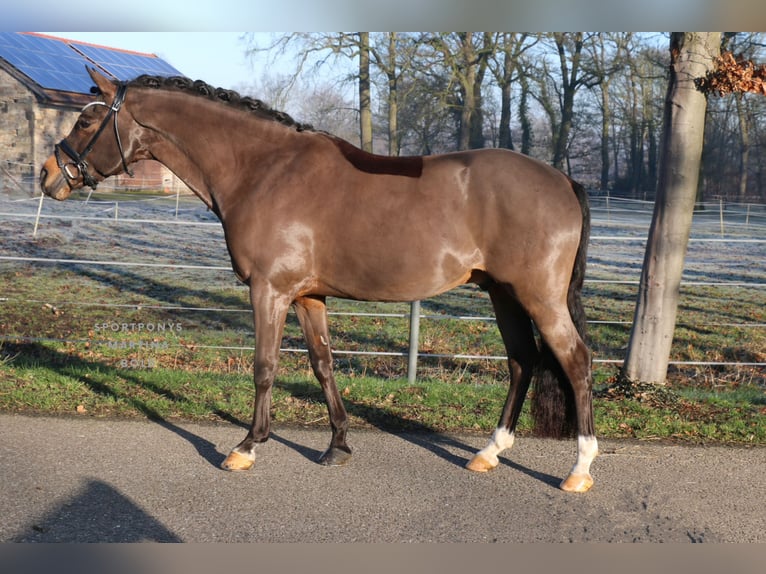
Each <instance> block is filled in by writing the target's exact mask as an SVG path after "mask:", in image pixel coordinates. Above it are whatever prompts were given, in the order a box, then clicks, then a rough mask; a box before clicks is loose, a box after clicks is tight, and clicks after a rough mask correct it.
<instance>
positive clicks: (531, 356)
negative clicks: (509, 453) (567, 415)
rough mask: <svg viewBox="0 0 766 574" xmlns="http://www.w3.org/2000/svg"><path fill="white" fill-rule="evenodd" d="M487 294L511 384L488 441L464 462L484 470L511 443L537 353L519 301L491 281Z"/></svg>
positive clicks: (485, 470) (477, 470)
mask: <svg viewBox="0 0 766 574" xmlns="http://www.w3.org/2000/svg"><path fill="white" fill-rule="evenodd" d="M489 295H490V298H491V300H492V305H493V307H494V309H495V316H496V318H497V326H498V328H499V329H500V334H501V335H502V337H503V343H504V344H505V348H506V351H507V353H508V369H509V371H510V375H511V386H510V388H509V390H508V398H507V399H506V401H505V406H504V407H503V412H502V415H501V416H500V422H499V423H498V425H497V428H496V429H495V432H494V434H493V435H492V438H491V439H490V441H489V444H487V446H486V447H484V448H483V449H482V450H480V451H479V452H477V453H476V454H475V455H474V456H473V458H472V459H471V460H470V461H469V462H468V464H467V465H466V468H468V469H469V470H473V471H475V472H487V471H488V470H492V469H493V468H495V467H496V466H497V465H498V463H499V459H498V458H497V455H498V454H500V452H502V451H503V450H505V449H508V448H511V447H512V446H513V440H514V430H515V428H516V423H517V422H518V420H519V415H520V414H521V407H522V405H523V404H524V398H525V397H526V394H527V390H528V389H529V383H530V380H531V378H532V370H533V368H534V365H535V363H536V361H537V353H538V351H537V345H536V343H535V338H534V334H533V331H532V322H531V320H530V319H529V316H528V315H527V314H526V312H525V311H524V309H522V307H521V305H519V303H518V302H517V301H516V300H515V299H514V298H513V297H512V296H511V295H510V294H509V292H508V291H507V290H506V289H505V288H504V287H503V286H502V285H498V284H493V285H492V286H491V287H490V288H489Z"/></svg>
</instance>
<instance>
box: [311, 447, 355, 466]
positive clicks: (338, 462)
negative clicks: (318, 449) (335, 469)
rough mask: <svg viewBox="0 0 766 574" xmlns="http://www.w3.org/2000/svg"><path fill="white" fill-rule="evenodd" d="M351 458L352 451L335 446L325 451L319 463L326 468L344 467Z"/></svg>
mask: <svg viewBox="0 0 766 574" xmlns="http://www.w3.org/2000/svg"><path fill="white" fill-rule="evenodd" d="M350 458H351V451H349V450H344V449H342V448H338V447H334V446H333V447H330V448H328V449H327V450H326V451H324V452H323V453H322V456H320V457H319V460H318V461H317V462H318V463H319V464H321V465H324V466H343V465H344V464H346V463H347V462H348V461H349V459H350Z"/></svg>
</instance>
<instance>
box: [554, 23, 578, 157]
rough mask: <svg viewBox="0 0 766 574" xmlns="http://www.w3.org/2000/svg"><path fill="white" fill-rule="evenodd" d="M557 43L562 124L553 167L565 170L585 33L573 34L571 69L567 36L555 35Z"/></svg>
mask: <svg viewBox="0 0 766 574" xmlns="http://www.w3.org/2000/svg"><path fill="white" fill-rule="evenodd" d="M553 37H554V40H555V41H556V48H557V50H558V54H559V65H560V67H561V89H562V92H563V94H562V97H561V123H560V124H559V128H558V134H557V135H556V138H555V139H554V142H553V144H554V147H553V161H552V163H553V167H555V168H558V169H562V170H563V169H564V163H565V160H566V159H567V156H568V153H569V152H568V147H569V133H570V132H571V130H572V119H573V116H574V97H575V93H576V92H577V89H578V88H579V85H580V84H579V79H578V77H577V76H578V74H579V71H580V56H581V54H582V48H583V33H582V32H576V33H575V34H573V39H572V42H573V47H572V55H571V62H570V64H571V67H570V65H568V64H567V59H566V49H565V40H566V34H564V33H555V34H554V35H553Z"/></svg>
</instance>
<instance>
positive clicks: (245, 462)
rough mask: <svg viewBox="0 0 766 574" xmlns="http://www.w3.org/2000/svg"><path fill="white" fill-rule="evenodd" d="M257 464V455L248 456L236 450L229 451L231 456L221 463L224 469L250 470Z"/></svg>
mask: <svg viewBox="0 0 766 574" xmlns="http://www.w3.org/2000/svg"><path fill="white" fill-rule="evenodd" d="M254 464H255V456H247V455H244V454H242V453H240V452H237V451H236V450H233V451H231V452H230V453H229V456H227V457H226V459H225V460H224V461H223V462H222V463H221V468H222V469H224V470H231V471H237V470H250V469H251V468H253V465H254Z"/></svg>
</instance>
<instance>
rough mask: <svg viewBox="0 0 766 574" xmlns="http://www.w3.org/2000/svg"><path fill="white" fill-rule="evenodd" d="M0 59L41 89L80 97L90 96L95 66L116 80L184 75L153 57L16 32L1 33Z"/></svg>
mask: <svg viewBox="0 0 766 574" xmlns="http://www.w3.org/2000/svg"><path fill="white" fill-rule="evenodd" d="M0 58H3V59H4V60H6V61H7V62H8V63H9V64H11V65H12V66H13V67H15V68H16V69H18V70H19V71H20V72H22V73H24V74H25V75H26V76H28V77H29V78H30V79H32V80H33V81H34V82H36V83H37V84H39V85H40V86H41V87H42V88H45V89H51V90H62V91H67V92H78V93H83V94H88V93H90V88H91V86H92V85H93V80H91V78H90V76H89V75H88V73H87V72H86V70H85V66H86V65H87V66H90V67H93V66H94V65H98V66H99V67H100V68H101V69H103V70H106V71H107V72H108V73H109V74H111V75H112V76H113V77H114V78H117V79H119V80H130V79H133V78H135V77H137V76H140V75H141V74H151V75H157V76H182V75H183V74H181V72H179V71H178V70H176V69H175V68H174V67H173V66H171V65H170V64H168V63H167V62H165V61H164V60H161V59H160V58H157V57H156V56H154V55H152V54H139V53H137V52H127V51H124V50H118V49H112V48H107V47H101V46H94V45H90V44H82V43H80V42H75V41H72V40H66V39H64V38H52V37H49V36H39V35H35V34H24V33H19V32H0Z"/></svg>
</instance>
